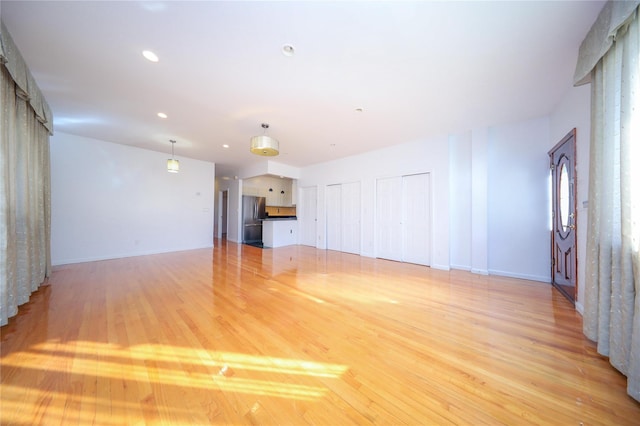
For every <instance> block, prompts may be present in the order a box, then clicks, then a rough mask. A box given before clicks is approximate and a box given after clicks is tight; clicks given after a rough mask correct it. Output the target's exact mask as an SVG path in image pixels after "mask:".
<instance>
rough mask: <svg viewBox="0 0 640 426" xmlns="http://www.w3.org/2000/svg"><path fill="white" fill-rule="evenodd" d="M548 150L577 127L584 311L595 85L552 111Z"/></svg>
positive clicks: (573, 91)
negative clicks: (590, 151) (586, 204)
mask: <svg viewBox="0 0 640 426" xmlns="http://www.w3.org/2000/svg"><path fill="white" fill-rule="evenodd" d="M550 127H551V129H550V135H551V136H550V140H549V145H548V149H551V148H553V146H555V144H556V143H558V142H560V139H562V138H563V137H564V136H565V135H566V134H567V133H569V132H570V131H571V129H573V128H574V127H575V128H576V182H577V187H576V190H577V197H578V198H577V200H576V210H577V211H576V213H577V217H576V223H577V230H578V233H577V238H578V240H577V250H578V277H577V279H578V294H577V299H576V309H577V310H578V311H579V312H582V311H583V303H584V276H585V264H586V257H585V253H586V250H587V226H588V224H587V210H588V207H586V206H585V205H584V203H585V202H587V201H588V198H589V143H590V138H591V85H589V84H586V85H584V86H580V87H572V88H570V89H569V90H568V91H567V93H566V94H565V96H564V98H563V99H562V101H561V102H560V104H558V106H557V107H556V108H555V110H554V111H553V113H552V114H551V126H550Z"/></svg>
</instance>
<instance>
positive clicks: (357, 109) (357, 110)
mask: <svg viewBox="0 0 640 426" xmlns="http://www.w3.org/2000/svg"><path fill="white" fill-rule="evenodd" d="M362 111H364V109H362V108H356V112H362Z"/></svg>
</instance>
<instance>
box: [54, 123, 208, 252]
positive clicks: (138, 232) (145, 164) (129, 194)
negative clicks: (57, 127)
mask: <svg viewBox="0 0 640 426" xmlns="http://www.w3.org/2000/svg"><path fill="white" fill-rule="evenodd" d="M167 149H169V148H167ZM167 157H168V155H167V154H163V153H159V152H154V151H148V150H143V149H139V148H133V147H129V146H125V145H118V144H114V143H109V142H105V141H100V140H96V139H89V138H83V137H79V136H74V135H69V134H64V133H59V132H58V133H56V134H55V135H54V136H53V137H51V195H52V196H51V210H52V211H51V251H52V263H53V264H65V263H75V262H84V261H91V260H100V259H110V258H118V257H127V256H136V255H143V254H151V253H161V252H170V251H179V250H189V249H195V248H202V247H212V246H213V218H214V209H213V207H214V202H213V200H214V176H215V165H214V164H213V163H209V162H204V161H198V160H192V159H188V158H181V157H176V158H178V159H179V160H180V173H177V174H174V173H168V172H167V169H166V161H167Z"/></svg>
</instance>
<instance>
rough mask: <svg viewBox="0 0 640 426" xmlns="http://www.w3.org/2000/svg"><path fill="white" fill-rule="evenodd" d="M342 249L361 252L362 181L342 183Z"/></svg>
mask: <svg viewBox="0 0 640 426" xmlns="http://www.w3.org/2000/svg"><path fill="white" fill-rule="evenodd" d="M341 201H342V251H344V252H347V253H354V254H360V205H361V202H360V182H353V183H344V184H342V199H341Z"/></svg>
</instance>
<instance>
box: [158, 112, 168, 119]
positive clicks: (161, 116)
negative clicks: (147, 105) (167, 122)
mask: <svg viewBox="0 0 640 426" xmlns="http://www.w3.org/2000/svg"><path fill="white" fill-rule="evenodd" d="M158 117H160V118H167V114H165V113H164V112H159V113H158Z"/></svg>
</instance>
